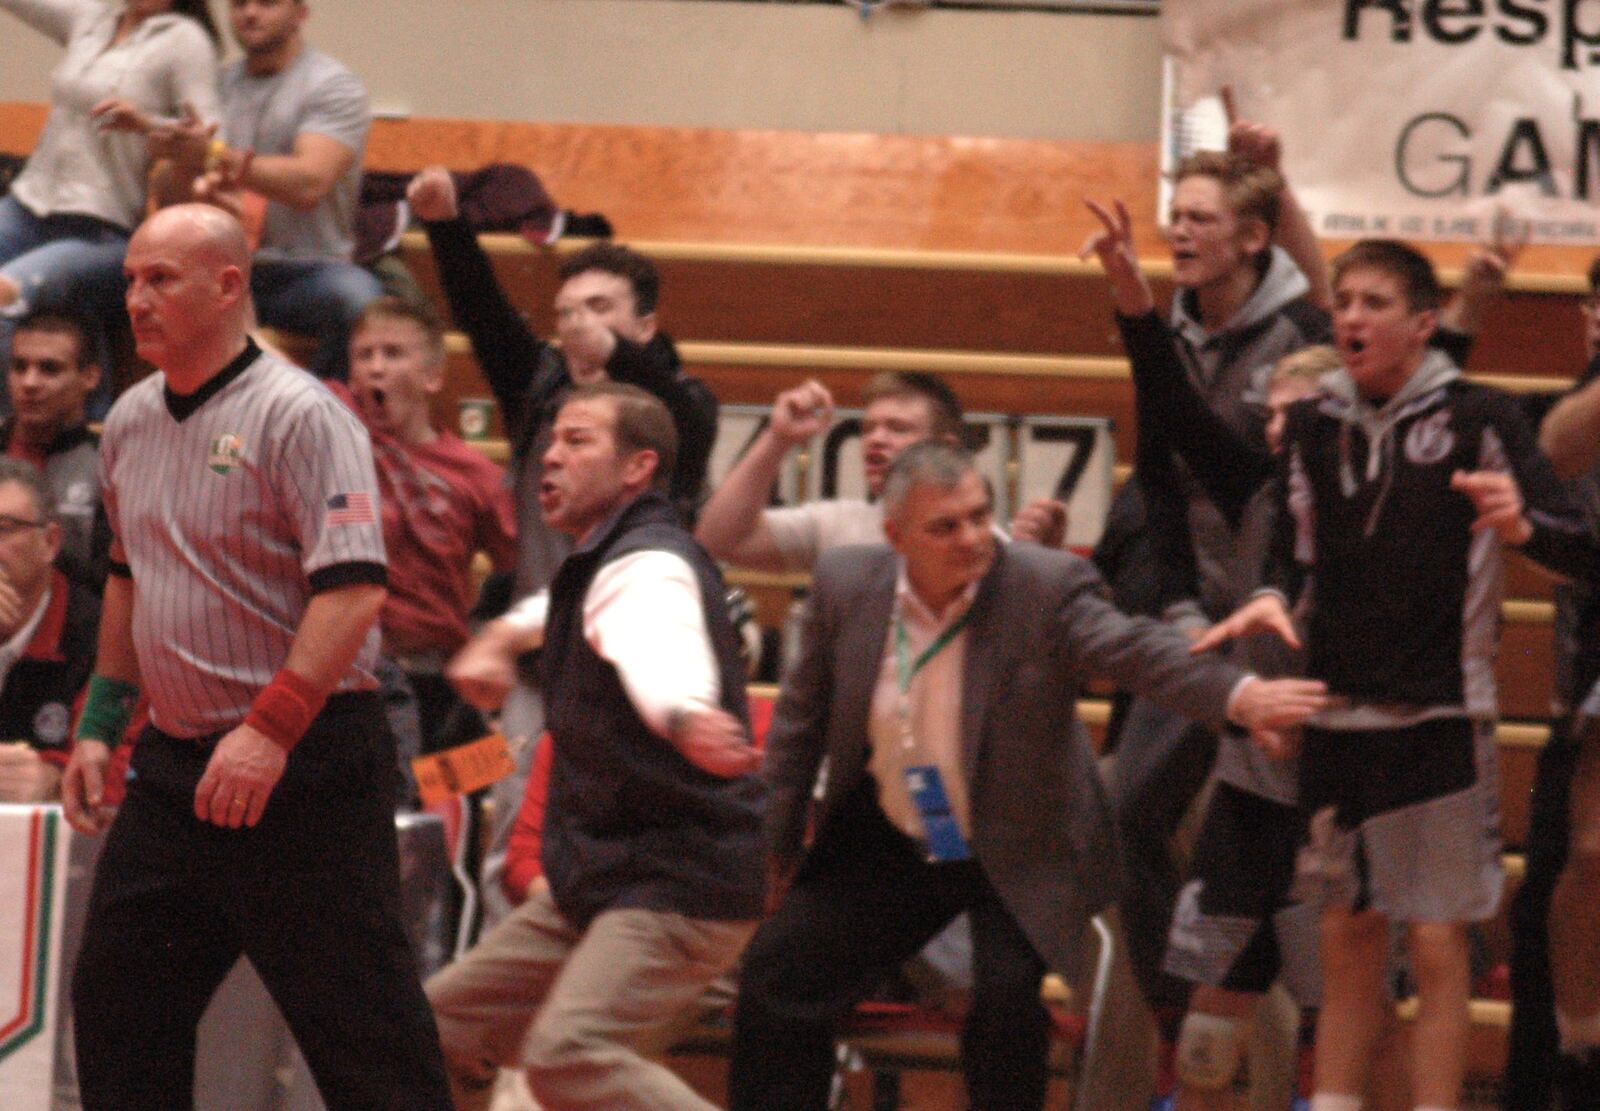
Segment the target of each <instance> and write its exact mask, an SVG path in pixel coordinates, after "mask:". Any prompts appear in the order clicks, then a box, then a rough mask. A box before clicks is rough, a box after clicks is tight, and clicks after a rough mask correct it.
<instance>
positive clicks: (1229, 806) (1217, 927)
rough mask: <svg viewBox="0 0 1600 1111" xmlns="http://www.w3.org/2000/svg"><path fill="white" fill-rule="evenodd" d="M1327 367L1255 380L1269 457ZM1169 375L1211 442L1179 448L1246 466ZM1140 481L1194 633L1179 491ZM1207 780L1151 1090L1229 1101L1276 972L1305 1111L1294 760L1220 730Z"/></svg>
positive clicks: (1296, 364) (1301, 825)
mask: <svg viewBox="0 0 1600 1111" xmlns="http://www.w3.org/2000/svg"><path fill="white" fill-rule="evenodd" d="M1340 365H1341V364H1340V361H1339V353H1338V351H1337V350H1336V349H1334V348H1333V347H1329V346H1317V347H1307V348H1302V349H1301V350H1299V351H1296V352H1294V353H1292V354H1289V355H1286V356H1284V357H1283V358H1282V359H1280V360H1279V361H1278V364H1277V365H1276V366H1275V367H1274V368H1273V370H1272V375H1271V377H1270V378H1269V379H1268V381H1267V384H1266V404H1267V412H1268V418H1267V425H1266V437H1267V446H1268V448H1269V450H1271V451H1276V450H1277V445H1278V443H1279V442H1280V441H1281V438H1282V434H1283V427H1284V421H1285V416H1286V411H1287V409H1288V406H1289V405H1290V404H1292V403H1293V402H1295V401H1298V400H1299V399H1301V398H1302V397H1305V396H1307V395H1309V394H1311V393H1312V392H1313V391H1315V390H1316V388H1317V384H1318V381H1319V380H1320V379H1321V377H1322V376H1323V375H1324V374H1326V373H1328V372H1330V371H1332V370H1336V369H1337V368H1338V367H1339V366H1340ZM1170 379H1171V382H1172V384H1173V385H1175V386H1176V387H1179V388H1181V389H1182V390H1183V392H1184V394H1185V395H1187V404H1188V406H1189V412H1190V414H1191V418H1192V420H1193V422H1194V424H1195V425H1197V426H1198V427H1197V428H1196V430H1195V433H1194V437H1195V439H1197V440H1199V439H1202V438H1204V437H1210V438H1211V442H1210V443H1209V444H1208V445H1207V446H1206V448H1205V450H1204V451H1203V452H1202V451H1198V450H1196V451H1191V453H1190V457H1194V456H1195V455H1202V454H1204V455H1208V456H1209V462H1208V468H1207V469H1208V471H1210V472H1214V473H1217V474H1222V475H1232V474H1236V473H1239V472H1245V473H1249V472H1251V471H1252V470H1256V469H1258V467H1259V463H1260V460H1259V459H1258V453H1257V452H1256V450H1255V449H1254V447H1253V445H1251V444H1250V443H1248V442H1246V441H1244V440H1242V439H1241V438H1239V437H1238V436H1237V435H1236V434H1235V433H1234V432H1233V431H1232V429H1230V428H1229V427H1228V426H1227V425H1226V424H1225V423H1223V422H1222V421H1221V420H1217V419H1215V418H1211V419H1209V420H1208V419H1207V418H1208V417H1209V416H1210V414H1209V410H1208V409H1207V408H1206V406H1205V403H1204V402H1203V401H1201V400H1200V398H1199V396H1198V392H1197V391H1194V389H1193V385H1192V383H1191V382H1190V381H1189V379H1188V378H1187V376H1186V375H1184V374H1183V373H1182V370H1181V368H1173V369H1172V370H1171V371H1170ZM1151 415H1154V414H1151ZM1212 453H1214V454H1212ZM1143 481H1144V491H1145V496H1146V502H1147V505H1148V509H1149V516H1150V522H1151V527H1152V528H1153V529H1157V530H1160V529H1168V530H1172V531H1173V532H1174V533H1176V535H1173V536H1157V537H1156V538H1155V541H1154V548H1155V551H1156V553H1157V556H1158V558H1157V562H1158V564H1160V576H1161V578H1162V579H1163V585H1164V595H1165V596H1164V598H1163V603H1164V604H1163V611H1164V613H1165V615H1166V617H1167V619H1168V620H1170V621H1173V622H1174V623H1176V624H1178V625H1179V627H1180V628H1183V629H1185V630H1187V631H1189V632H1190V634H1191V635H1198V633H1199V632H1200V631H1201V630H1203V629H1204V628H1205V627H1206V625H1207V624H1208V622H1207V621H1206V619H1205V616H1204V613H1203V611H1202V610H1201V608H1200V606H1199V604H1198V602H1196V601H1195V596H1196V594H1197V592H1198V590H1197V587H1198V584H1197V582H1196V569H1195V564H1194V559H1193V544H1192V543H1191V542H1190V540H1189V537H1188V535H1187V531H1186V521H1185V517H1184V514H1183V501H1184V495H1183V491H1182V490H1181V488H1178V487H1177V486H1176V484H1172V485H1170V486H1167V487H1163V486H1161V485H1160V484H1158V483H1157V482H1155V481H1152V475H1150V474H1147V475H1145V476H1143ZM1272 495H1273V491H1272V490H1271V489H1270V488H1269V487H1266V486H1265V485H1262V486H1260V487H1258V488H1257V489H1256V490H1255V491H1254V492H1253V493H1250V494H1249V497H1250V499H1251V501H1261V502H1265V503H1266V505H1265V508H1255V507H1253V506H1250V505H1248V504H1247V505H1237V504H1233V503H1232V502H1230V501H1228V500H1226V498H1225V497H1218V499H1217V503H1218V506H1219V508H1221V509H1222V510H1223V512H1224V515H1226V516H1228V517H1230V518H1237V517H1246V516H1248V517H1250V518H1251V519H1252V520H1262V521H1264V522H1265V523H1267V524H1270V522H1271V520H1272V513H1271V506H1272V504H1273V497H1272ZM1252 510H1253V511H1252ZM1256 550H1257V551H1260V548H1259V547H1257V549H1256ZM1263 554H1264V553H1263ZM1257 577H1259V569H1258V570H1257ZM1274 648H1275V642H1270V641H1269V642H1263V641H1261V640H1256V641H1252V642H1250V643H1249V644H1247V645H1245V646H1244V652H1243V655H1244V658H1245V659H1246V661H1247V662H1248V664H1249V666H1250V667H1251V668H1252V669H1253V670H1255V671H1257V672H1259V673H1261V674H1266V675H1283V674H1299V673H1300V671H1301V670H1302V661H1300V660H1298V659H1296V658H1294V656H1293V655H1292V654H1291V653H1288V652H1287V651H1285V650H1283V649H1282V648H1281V646H1278V647H1277V650H1274ZM1213 782H1214V784H1215V790H1214V791H1213V793H1212V795H1211V799H1210V802H1209V803H1208V805H1207V809H1206V814H1205V818H1204V820H1203V823H1202V825H1201V827H1200V832H1199V834H1198V836H1197V838H1196V841H1195V846H1194V852H1193V864H1192V868H1191V870H1190V874H1189V878H1188V880H1187V882H1186V883H1185V885H1184V887H1183V889H1182V892H1181V893H1180V895H1179V898H1178V903H1177V909H1176V912H1175V913H1174V915H1173V921H1172V930H1171V933H1170V936H1169V940H1168V944H1167V954H1166V960H1165V963H1164V966H1163V971H1165V972H1166V973H1167V974H1169V975H1174V976H1178V977H1180V978H1181V979H1183V980H1186V981H1187V982H1189V983H1190V984H1193V985H1194V986H1195V987H1194V992H1193V994H1192V995H1191V997H1190V1000H1189V1006H1188V1009H1187V1012H1186V1013H1185V1015H1184V1018H1183V1023H1182V1025H1181V1027H1180V1029H1179V1035H1178V1043H1177V1047H1176V1052H1175V1055H1174V1060H1173V1073H1174V1075H1173V1076H1172V1077H1170V1078H1163V1084H1162V1088H1163V1089H1164V1090H1161V1091H1158V1095H1160V1096H1169V1095H1170V1096H1173V1097H1175V1100H1176V1102H1175V1106H1177V1107H1179V1108H1181V1109H1183V1111H1228V1109H1230V1108H1232V1107H1233V1106H1234V1102H1233V1089H1234V1086H1235V1084H1236V1083H1237V1081H1238V1074H1239V1072H1240V1068H1241V1066H1242V1065H1243V1063H1244V1057H1245V1052H1246V1050H1247V1048H1248V1047H1249V1046H1250V1045H1251V1043H1252V1039H1251V1035H1250V1031H1251V1026H1252V1023H1253V1020H1254V1018H1255V1015H1256V1013H1257V1009H1258V1006H1259V1004H1260V1003H1261V1000H1262V997H1263V996H1264V995H1265V993H1266V992H1267V991H1268V989H1270V988H1271V987H1272V985H1273V984H1274V983H1276V982H1278V980H1279V979H1280V977H1281V978H1282V980H1283V982H1284V984H1285V985H1286V986H1287V987H1288V989H1289V993H1290V995H1291V997H1292V998H1293V1000H1294V1002H1295V1003H1296V1004H1297V1005H1298V1006H1299V1009H1300V1030H1299V1037H1298V1039H1297V1043H1298V1053H1297V1061H1296V1067H1295V1069H1294V1091H1293V1098H1294V1099H1296V1100H1299V1101H1300V1102H1298V1103H1295V1104H1294V1107H1295V1108H1297V1109H1300V1111H1304V1108H1305V1107H1306V1106H1307V1104H1306V1103H1305V1101H1307V1100H1309V1099H1310V1096H1311V1082H1312V1071H1311V1065H1312V1046H1313V1043H1314V1040H1315V1033H1316V1008H1317V1006H1318V1005H1319V1001H1320V996H1321V970H1320V966H1319V962H1318V959H1317V947H1318V938H1317V925H1316V914H1317V910H1316V908H1315V907H1309V906H1305V905H1303V904H1297V903H1295V902H1294V901H1293V900H1292V899H1291V894H1290V892H1291V887H1292V884H1293V881H1294V863H1295V852H1296V850H1297V849H1298V848H1299V846H1300V843H1301V842H1302V841H1303V840H1304V839H1305V820H1304V817H1303V814H1302V812H1301V811H1300V809H1299V806H1298V803H1299V774H1298V766H1297V763H1296V761H1295V760H1294V758H1293V757H1292V755H1291V756H1289V757H1287V758H1279V759H1272V758H1268V757H1267V756H1265V755H1264V754H1263V753H1261V752H1260V750H1259V749H1258V748H1257V746H1255V745H1253V744H1251V743H1250V742H1249V741H1248V740H1247V739H1246V738H1243V737H1239V736H1233V735H1229V734H1226V733H1225V734H1224V735H1223V736H1222V738H1221V740H1220V743H1219V745H1218V749H1217V760H1216V766H1215V769H1214V772H1213ZM1251 1075H1252V1076H1254V1075H1255V1070H1254V1069H1252V1070H1251ZM1168 1081H1170V1083H1168Z"/></svg>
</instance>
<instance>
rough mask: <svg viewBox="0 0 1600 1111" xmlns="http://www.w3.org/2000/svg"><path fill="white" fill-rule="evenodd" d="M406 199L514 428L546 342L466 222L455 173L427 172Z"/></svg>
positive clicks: (431, 169) (433, 169)
mask: <svg viewBox="0 0 1600 1111" xmlns="http://www.w3.org/2000/svg"><path fill="white" fill-rule="evenodd" d="M406 199H407V201H408V202H409V203H410V205H411V210H412V212H413V213H415V214H416V216H417V218H418V219H420V220H421V221H422V222H423V227H424V228H426V229H427V233H428V245H429V247H431V248H432V250H433V259H434V263H435V265H437V266H438V268H439V284H440V285H441V286H443V287H444V296H445V300H446V301H447V302H448V303H449V305H450V315H451V317H452V318H453V319H454V320H455V322H456V324H457V325H458V326H459V327H460V328H461V329H462V331H464V332H466V333H467V336H468V338H470V339H471V340H472V350H473V354H474V355H475V356H476V357H477V360H478V365H479V366H480V367H482V368H483V373H484V376H485V377H486V378H488V380H489V388H490V389H492V390H493V391H494V395H495V398H496V400H498V401H499V403H500V408H501V410H502V411H503V412H504V413H505V416H506V421H507V423H508V425H509V424H515V423H518V422H519V421H520V419H521V418H522V416H523V412H522V410H523V407H524V403H525V400H526V398H525V395H526V392H527V389H528V385H529V383H530V382H531V381H532V379H533V376H534V370H535V368H536V367H537V365H538V362H539V357H540V355H541V354H542V353H543V351H544V347H545V343H544V341H543V340H541V339H540V338H539V337H538V336H536V335H534V334H533V329H532V328H530V327H528V322H527V321H526V320H524V319H523V317H522V314H521V313H520V312H518V311H517V309H516V306H515V305H513V304H512V303H511V301H510V299H509V298H507V297H506V295H505V291H504V290H502V289H501V288H500V282H499V279H497V278H496V277H495V273H494V267H493V266H492V265H490V263H489V256H488V255H487V254H485V253H484V250H483V248H482V247H481V246H479V244H478V237H477V236H476V235H475V234H474V233H473V231H472V229H471V228H470V227H469V226H468V225H467V222H466V221H465V220H463V219H461V217H460V212H459V209H458V207H457V203H456V191H455V184H454V182H453V181H452V179H451V177H450V174H449V171H447V170H445V169H444V168H443V167H440V166H430V167H428V168H427V169H425V170H423V171H422V172H421V173H419V174H418V175H417V176H416V177H415V178H413V179H412V181H411V184H410V186H409V187H408V188H407V189H406Z"/></svg>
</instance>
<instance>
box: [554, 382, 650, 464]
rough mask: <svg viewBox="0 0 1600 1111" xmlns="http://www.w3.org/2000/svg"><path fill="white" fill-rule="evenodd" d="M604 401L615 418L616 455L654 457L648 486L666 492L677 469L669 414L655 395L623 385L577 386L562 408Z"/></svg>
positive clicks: (606, 383) (597, 384) (598, 384)
mask: <svg viewBox="0 0 1600 1111" xmlns="http://www.w3.org/2000/svg"><path fill="white" fill-rule="evenodd" d="M601 399H605V400H608V401H610V402H611V403H612V407H613V408H614V409H615V411H616V414H617V421H616V425H615V427H614V428H613V429H612V434H611V435H612V439H613V440H614V441H615V442H616V445H617V454H618V455H632V454H633V453H634V452H636V451H653V452H655V453H656V473H655V476H654V477H653V478H652V480H651V482H650V485H651V486H653V487H654V488H655V489H657V490H666V489H667V487H668V486H669V485H670V484H671V482H672V474H673V472H674V471H675V470H677V467H678V428H677V426H676V425H675V424H673V423H672V414H671V413H669V412H668V411H667V407H666V405H665V404H664V403H663V402H662V400H661V399H660V398H659V397H657V396H656V395H655V394H653V393H650V392H648V391H646V390H641V389H640V388H639V387H638V386H630V385H628V384H627V383H625V382H591V383H590V384H589V385H587V386H578V387H577V388H576V389H574V390H573V391H572V392H571V393H569V394H567V399H566V400H565V401H564V402H562V406H563V407H565V406H567V405H570V404H572V403H573V402H574V401H598V400H601Z"/></svg>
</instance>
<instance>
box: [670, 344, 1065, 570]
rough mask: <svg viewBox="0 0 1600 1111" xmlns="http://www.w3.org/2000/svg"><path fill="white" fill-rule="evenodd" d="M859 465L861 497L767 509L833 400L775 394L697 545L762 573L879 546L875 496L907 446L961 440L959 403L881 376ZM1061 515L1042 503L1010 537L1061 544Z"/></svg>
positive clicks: (828, 418)
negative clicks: (786, 464)
mask: <svg viewBox="0 0 1600 1111" xmlns="http://www.w3.org/2000/svg"><path fill="white" fill-rule="evenodd" d="M862 400H863V403H864V405H865V410H866V411H865V413H864V415H863V416H862V418H861V462H862V469H863V470H864V472H865V475H866V483H867V495H868V500H865V501H863V500H858V499H853V498H833V499H828V500H822V501H812V502H806V503H805V504H803V505H797V506H789V507H785V508H773V507H771V506H769V505H768V504H767V503H768V499H769V498H770V496H771V493H772V488H773V485H774V484H775V483H776V482H777V480H778V471H779V468H780V467H782V465H783V460H784V457H785V456H786V455H788V453H789V452H790V451H791V450H793V449H795V448H797V447H799V446H801V445H802V444H805V443H807V442H809V441H810V440H813V439H815V438H816V437H817V436H819V435H821V434H822V433H823V432H826V431H827V430H828V428H829V427H830V426H831V425H832V423H833V411H834V404H833V395H832V394H831V393H829V392H828V388H827V387H826V386H824V385H823V384H822V383H821V382H818V381H816V380H815V379H812V380H810V381H808V382H805V383H804V384H802V385H800V386H796V387H795V388H794V389H791V390H785V391H784V392H783V393H781V394H779V395H778V398H777V400H776V401H774V402H773V405H772V418H771V420H769V421H768V422H767V426H766V427H765V428H763V429H762V430H761V433H760V435H758V436H757V437H756V439H755V441H754V442H752V443H751V445H750V447H749V448H748V449H747V450H746V451H745V453H744V455H743V457H741V458H740V460H739V462H738V463H737V464H735V465H734V467H733V469H732V470H731V471H729V472H728V476H727V477H726V478H725V479H723V481H722V484H721V485H720V486H718V487H717V489H716V490H715V491H714V492H713V493H712V495H711V497H710V499H709V500H707V502H706V505H705V508H704V509H703V510H702V511H701V514H700V521H699V524H698V525H697V526H696V528H695V538H696V539H697V540H699V541H700V543H702V544H704V545H705V546H706V550H707V551H708V552H710V553H711V554H712V555H713V556H715V557H716V558H717V559H720V560H723V561H725V562H728V563H732V564H735V565H737V566H740V567H753V568H756V569H758V570H767V571H809V570H810V569H811V568H812V566H813V565H814V564H815V563H816V562H817V559H818V557H819V556H821V554H822V553H823V552H824V551H826V550H827V549H829V548H833V547H837V546H839V545H841V544H874V543H881V542H882V540H883V507H882V506H881V505H879V504H878V502H877V498H878V495H879V494H880V493H881V492H882V490H883V480H884V476H885V475H887V474H888V472H889V468H890V466H892V465H893V463H894V461H895V459H896V458H898V457H899V455H900V453H901V452H902V451H904V450H905V449H906V448H908V447H910V446H911V445H912V444H918V443H922V442H923V441H926V440H939V441H942V442H944V443H948V444H956V445H959V444H960V443H961V442H962V435H963V431H962V417H961V402H960V400H958V399H957V397H956V395H955V392H954V391H953V390H951V389H950V387H949V386H947V385H946V384H945V383H944V381H943V380H942V379H940V378H938V377H937V376H935V375H932V374H920V373H907V372H889V373H884V374H880V375H878V376H877V377H875V378H873V379H872V380H871V381H869V382H868V383H867V384H866V387H865V388H864V389H863V391H862ZM1065 532H1066V508H1065V507H1064V506H1062V505H1061V504H1060V503H1059V502H1052V501H1046V500H1043V499H1041V500H1040V501H1037V502H1035V503H1034V504H1032V505H1030V506H1028V507H1027V508H1026V509H1024V510H1023V512H1021V513H1019V514H1018V515H1017V518H1016V520H1015V521H1013V522H1012V533H1013V536H1014V537H1015V538H1016V539H1024V540H1036V541H1038V542H1040V543H1043V544H1046V545H1047V546H1050V547H1059V546H1060V544H1061V541H1062V539H1063V537H1064V535H1065Z"/></svg>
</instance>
